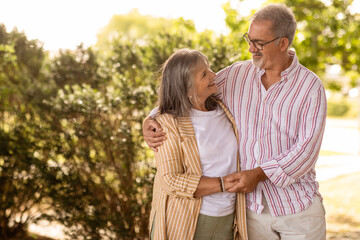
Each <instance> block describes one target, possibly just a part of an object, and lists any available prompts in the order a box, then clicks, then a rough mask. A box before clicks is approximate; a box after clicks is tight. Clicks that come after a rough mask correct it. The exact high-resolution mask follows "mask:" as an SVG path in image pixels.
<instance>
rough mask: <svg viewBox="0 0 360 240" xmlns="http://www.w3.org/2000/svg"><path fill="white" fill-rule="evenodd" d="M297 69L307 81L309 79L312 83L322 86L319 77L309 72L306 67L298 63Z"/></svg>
mask: <svg viewBox="0 0 360 240" xmlns="http://www.w3.org/2000/svg"><path fill="white" fill-rule="evenodd" d="M299 68H300V71H301V72H302V74H303V75H306V76H307V77H306V78H307V79H311V80H312V81H314V82H315V83H316V84H317V85H318V86H322V87H323V84H322V81H321V80H320V77H319V76H318V75H317V74H316V73H314V72H313V71H311V70H310V69H308V68H307V67H305V66H304V65H302V64H300V63H299Z"/></svg>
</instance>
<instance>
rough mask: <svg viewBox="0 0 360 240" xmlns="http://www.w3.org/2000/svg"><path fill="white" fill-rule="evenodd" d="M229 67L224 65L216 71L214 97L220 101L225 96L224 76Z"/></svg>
mask: <svg viewBox="0 0 360 240" xmlns="http://www.w3.org/2000/svg"><path fill="white" fill-rule="evenodd" d="M229 69H230V67H226V68H224V69H222V70H220V71H219V72H217V73H216V77H215V84H216V87H217V91H216V93H215V95H216V97H217V98H218V99H220V100H221V101H224V97H225V89H226V88H225V86H226V76H227V75H228V71H229Z"/></svg>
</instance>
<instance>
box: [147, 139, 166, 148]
mask: <svg viewBox="0 0 360 240" xmlns="http://www.w3.org/2000/svg"><path fill="white" fill-rule="evenodd" d="M162 143H163V142H159V141H157V142H149V143H148V146H149V147H150V148H157V147H160V146H161V145H162Z"/></svg>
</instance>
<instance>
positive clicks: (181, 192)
mask: <svg viewBox="0 0 360 240" xmlns="http://www.w3.org/2000/svg"><path fill="white" fill-rule="evenodd" d="M156 120H157V121H158V122H159V123H160V125H161V127H162V129H163V131H164V132H165V133H166V136H167V139H166V140H165V141H164V142H163V144H162V145H161V146H160V147H158V152H155V159H156V167H157V171H158V174H159V177H160V181H161V187H162V188H163V190H164V191H165V192H166V193H167V194H168V195H171V196H175V197H183V198H194V193H195V191H196V189H197V186H198V184H199V182H200V178H201V175H196V174H192V173H191V171H186V170H185V167H184V166H185V165H186V164H185V162H184V161H185V158H184V156H185V154H184V152H183V151H188V149H183V147H182V144H181V136H180V134H179V131H178V128H177V121H176V119H174V117H173V116H172V115H170V114H161V115H158V117H157V118H156ZM186 161H198V159H186Z"/></svg>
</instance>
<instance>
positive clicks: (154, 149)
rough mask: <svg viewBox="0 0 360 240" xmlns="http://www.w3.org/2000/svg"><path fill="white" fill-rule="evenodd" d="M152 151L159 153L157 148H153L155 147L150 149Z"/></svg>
mask: <svg viewBox="0 0 360 240" xmlns="http://www.w3.org/2000/svg"><path fill="white" fill-rule="evenodd" d="M150 149H151V150H153V151H154V152H157V151H158V150H157V148H153V147H150Z"/></svg>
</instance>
